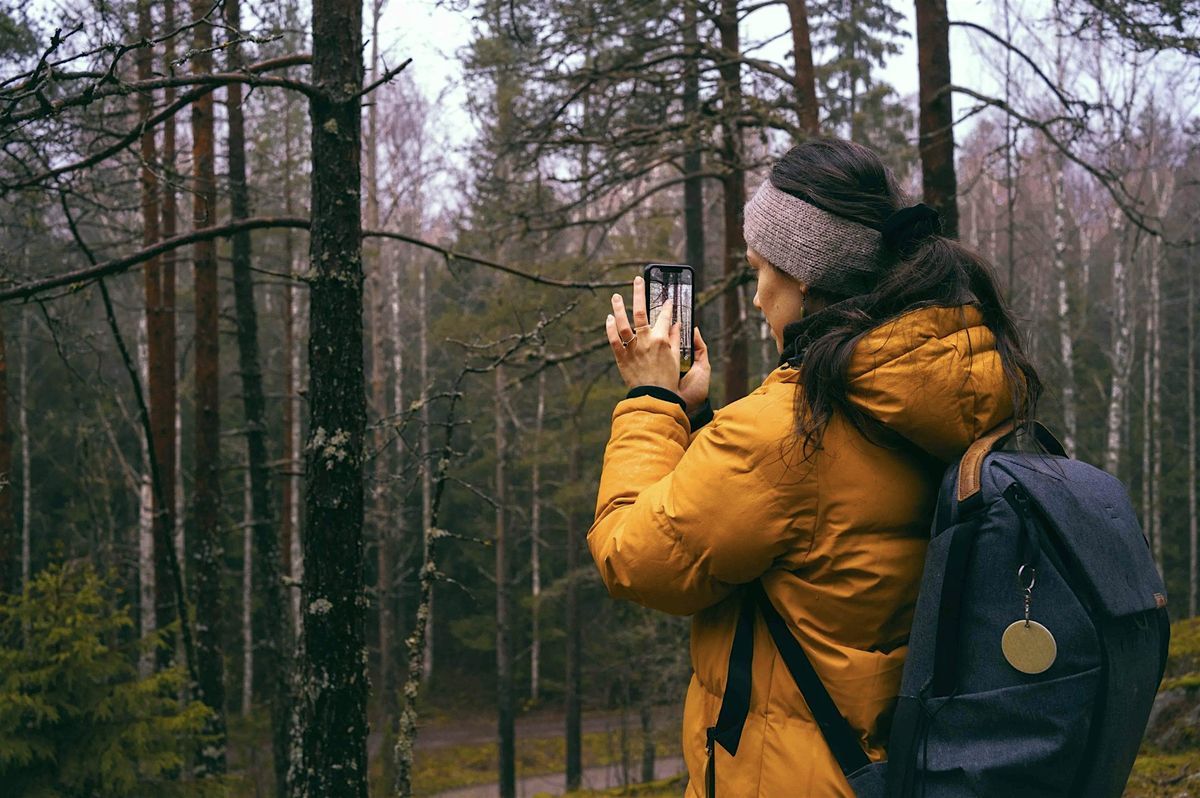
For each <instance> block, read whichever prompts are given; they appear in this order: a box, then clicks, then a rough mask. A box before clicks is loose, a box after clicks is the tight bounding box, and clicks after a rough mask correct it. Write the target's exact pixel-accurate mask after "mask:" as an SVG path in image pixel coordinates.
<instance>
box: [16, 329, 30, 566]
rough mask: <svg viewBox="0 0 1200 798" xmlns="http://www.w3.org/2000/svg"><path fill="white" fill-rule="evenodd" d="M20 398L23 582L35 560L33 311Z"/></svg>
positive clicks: (24, 336) (24, 340) (24, 333)
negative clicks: (31, 422)
mask: <svg viewBox="0 0 1200 798" xmlns="http://www.w3.org/2000/svg"><path fill="white" fill-rule="evenodd" d="M20 391H21V392H20V395H19V397H18V399H17V401H18V406H17V435H18V436H19V438H20V440H21V586H22V588H24V587H25V586H27V585H28V584H29V578H30V576H31V573H32V565H33V563H32V561H33V536H32V534H31V528H30V526H29V522H30V515H32V509H33V502H32V501H31V498H32V495H33V479H32V474H30V471H31V470H32V469H31V468H30V465H29V461H30V457H29V313H28V312H26V311H24V310H23V311H22V312H21V386H20Z"/></svg>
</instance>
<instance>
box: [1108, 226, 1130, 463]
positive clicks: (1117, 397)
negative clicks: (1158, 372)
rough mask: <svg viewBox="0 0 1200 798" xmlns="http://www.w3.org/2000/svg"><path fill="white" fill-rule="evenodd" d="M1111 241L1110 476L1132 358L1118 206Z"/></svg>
mask: <svg viewBox="0 0 1200 798" xmlns="http://www.w3.org/2000/svg"><path fill="white" fill-rule="evenodd" d="M1111 223H1112V230H1113V240H1114V242H1115V244H1114V246H1113V271H1112V284H1113V299H1112V302H1113V313H1112V337H1111V352H1110V355H1109V357H1110V365H1111V369H1112V376H1111V378H1110V380H1109V390H1108V411H1107V413H1106V415H1105V424H1104V427H1105V444H1104V470H1105V471H1107V472H1108V473H1110V474H1112V475H1113V476H1119V474H1118V473H1117V469H1118V468H1119V466H1120V464H1121V442H1122V432H1123V430H1122V426H1123V425H1122V415H1123V412H1124V405H1125V401H1126V399H1125V394H1126V392H1127V390H1128V388H1129V374H1130V370H1131V369H1132V367H1133V357H1132V353H1131V352H1130V342H1131V341H1132V339H1133V327H1132V325H1131V324H1130V322H1129V299H1128V297H1127V294H1128V285H1127V283H1128V275H1127V274H1126V270H1125V256H1124V250H1125V225H1124V217H1123V216H1122V214H1121V210H1120V209H1119V208H1115V209H1114V210H1113V212H1112V219H1111Z"/></svg>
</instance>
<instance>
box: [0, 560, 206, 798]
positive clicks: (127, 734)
mask: <svg viewBox="0 0 1200 798" xmlns="http://www.w3.org/2000/svg"><path fill="white" fill-rule="evenodd" d="M132 626H133V622H132V621H131V619H130V617H129V611H128V610H127V609H126V608H123V607H119V606H118V605H117V602H116V601H115V598H114V597H113V596H112V594H111V591H108V590H107V589H106V588H105V585H104V581H103V580H102V579H101V578H100V576H99V575H98V574H97V573H96V572H95V570H94V569H93V568H92V567H91V566H89V565H68V566H54V567H51V568H48V569H47V570H45V571H43V572H42V573H41V574H39V575H38V576H37V577H36V578H35V579H33V580H32V582H31V583H30V584H29V585H28V587H27V589H26V590H25V592H24V593H23V594H22V595H14V596H0V784H3V785H4V786H5V790H4V792H5V794H6V795H20V796H29V797H30V798H34V797H35V796H36V797H38V798H40V797H41V796H47V798H49V796H61V797H62V798H74V797H75V796H80V798H82V797H83V796H87V798H116V797H117V796H133V795H139V796H141V795H151V794H152V795H162V796H171V795H196V794H197V793H198V792H199V791H200V786H201V785H200V784H197V783H183V782H180V781H178V780H177V779H176V778H174V777H175V776H176V775H177V774H179V773H180V772H181V771H182V769H183V766H184V763H185V752H186V751H187V750H188V749H189V747H194V746H195V745H196V744H197V741H198V737H199V733H200V731H201V729H202V728H203V726H204V722H205V718H206V715H207V710H206V709H205V708H204V706H203V705H202V704H200V703H198V702H191V703H188V704H186V705H183V704H181V703H180V701H179V700H178V699H177V697H176V696H177V695H178V693H179V690H180V687H181V686H182V684H183V683H184V679H185V677H184V674H183V671H182V670H181V669H180V668H178V667H176V668H171V669H169V670H164V671H161V672H159V673H156V674H153V675H151V676H148V677H146V678H139V675H138V669H137V660H138V655H139V654H140V653H141V652H142V651H145V650H146V647H147V646H153V645H156V644H158V643H159V640H158V639H152V640H146V641H137V640H133V639H132V638H133V636H132V634H131V629H132ZM203 786H204V787H205V788H211V787H215V785H213V784H204V785H203Z"/></svg>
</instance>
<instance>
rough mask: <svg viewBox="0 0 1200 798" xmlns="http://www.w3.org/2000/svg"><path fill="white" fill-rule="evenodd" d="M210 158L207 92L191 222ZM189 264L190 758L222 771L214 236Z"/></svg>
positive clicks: (200, 47)
mask: <svg viewBox="0 0 1200 798" xmlns="http://www.w3.org/2000/svg"><path fill="white" fill-rule="evenodd" d="M210 11H212V7H211V6H210V5H209V3H208V2H207V0H192V17H193V18H194V19H196V20H201V19H202V18H203V17H204V16H205V15H206V14H208V13H209V12H210ZM212 31H213V26H212V23H211V22H207V21H200V22H197V24H196V26H195V28H193V30H192V33H193V38H192V49H193V51H194V55H193V56H192V59H191V63H192V67H193V70H194V72H195V73H197V74H201V75H204V74H208V73H211V72H212V52H211V50H212V44H213V35H212ZM213 162H214V158H213V97H212V95H211V94H205V95H204V96H203V97H201V98H199V99H197V100H196V101H195V102H193V103H192V179H193V195H192V223H193V224H194V226H195V227H196V228H201V227H207V226H209V225H212V224H215V223H216V209H217V189H216V177H215V174H214V164H213ZM193 258H194V264H195V265H194V268H195V275H194V281H195V288H194V294H195V305H196V341H195V358H196V361H195V369H196V371H195V382H196V429H195V433H196V442H195V453H196V466H195V468H196V475H195V479H194V482H193V491H192V519H193V524H194V526H193V530H194V535H195V537H194V542H193V548H194V551H195V561H194V564H193V566H192V573H193V574H194V576H193V583H194V584H195V586H196V656H197V657H198V658H199V659H198V661H197V663H196V669H197V672H198V674H199V680H200V681H199V684H198V688H199V691H200V699H201V700H202V701H203V702H204V703H205V705H206V706H207V707H208V708H209V709H210V710H211V711H212V717H211V720H210V722H209V726H208V729H207V731H208V732H210V733H211V734H212V736H213V737H212V742H211V743H206V744H204V745H202V746H201V750H200V755H199V758H198V759H197V762H196V772H197V775H199V776H205V775H216V774H219V773H224V772H225V674H224V661H223V654H222V646H221V625H222V618H223V616H222V606H221V605H222V601H221V559H222V557H223V552H224V546H223V545H222V540H221V415H220V413H221V406H220V401H221V396H220V383H219V374H220V329H219V325H218V316H219V312H220V293H219V289H218V285H217V250H216V242H214V241H203V242H199V243H197V244H194V245H193Z"/></svg>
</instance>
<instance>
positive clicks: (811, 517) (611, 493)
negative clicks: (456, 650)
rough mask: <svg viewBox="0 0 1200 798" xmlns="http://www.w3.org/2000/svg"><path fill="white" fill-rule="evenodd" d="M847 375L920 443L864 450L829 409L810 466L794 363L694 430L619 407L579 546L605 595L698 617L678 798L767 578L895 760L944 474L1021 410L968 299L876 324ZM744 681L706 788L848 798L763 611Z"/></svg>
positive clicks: (637, 403)
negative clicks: (759, 583)
mask: <svg viewBox="0 0 1200 798" xmlns="http://www.w3.org/2000/svg"><path fill="white" fill-rule="evenodd" d="M849 376H850V383H849V384H850V398H851V401H852V402H854V403H855V404H856V405H857V406H858V407H861V408H862V409H864V410H865V411H867V412H868V413H869V414H871V415H872V416H873V417H875V418H876V419H878V420H879V421H881V422H883V423H884V424H885V425H886V426H887V427H888V428H890V429H891V430H893V431H894V432H896V433H898V434H899V435H901V436H902V437H903V438H904V439H905V440H906V441H907V442H908V443H910V444H912V445H911V446H908V445H904V446H901V447H899V448H894V449H885V448H880V447H878V446H875V445H873V444H871V443H870V442H869V441H868V440H866V439H865V438H864V437H863V436H862V435H860V434H859V433H858V432H857V431H856V430H855V429H854V427H853V426H851V425H850V424H849V422H847V421H846V420H845V419H844V418H843V417H842V416H840V415H835V417H834V418H833V419H832V420H831V421H830V423H829V426H828V428H827V429H826V431H825V435H824V445H823V448H822V449H821V450H820V451H818V452H817V453H816V454H815V455H813V456H812V457H810V458H808V459H807V460H803V459H802V457H801V455H800V447H799V445H798V444H796V443H795V435H794V434H793V429H794V424H795V416H794V413H795V404H794V403H795V399H796V391H797V390H800V386H799V374H798V372H797V370H796V369H794V368H790V367H788V366H787V365H786V364H785V365H783V366H781V367H780V368H777V369H776V370H775V371H773V372H771V374H770V375H768V376H767V378H766V379H765V380H764V381H763V384H762V385H761V386H760V387H759V388H758V389H757V390H755V391H754V392H753V393H751V394H750V395H749V396H746V397H744V398H743V399H740V400H738V401H736V402H733V403H732V404H730V405H728V406H727V407H724V408H722V409H721V410H720V411H718V412H717V413H716V415H715V417H714V418H713V420H712V421H711V422H710V423H708V424H707V425H706V426H703V427H702V428H700V429H699V430H698V431H697V432H695V433H694V434H693V433H692V432H691V430H690V427H689V421H688V418H687V416H686V415H685V414H684V412H683V410H682V409H681V408H680V407H679V406H678V405H677V404H674V403H672V402H669V401H665V400H663V399H658V398H653V397H650V396H639V397H635V398H632V399H625V400H623V401H622V402H620V403H618V404H617V406H616V409H615V410H614V411H613V416H612V435H611V438H610V439H609V442H608V446H607V449H606V450H605V454H604V470H603V473H602V475H601V479H600V494H599V498H598V500H597V503H596V521H595V523H594V524H593V526H592V528H591V530H590V531H589V532H588V546H589V548H590V549H591V552H592V557H593V558H594V559H595V561H596V565H597V567H598V568H599V570H600V575H601V577H602V578H603V580H604V583H605V585H606V586H607V587H608V590H609V592H610V593H611V594H612V595H613V596H614V597H616V598H623V599H631V600H633V601H636V602H638V603H640V604H643V605H645V606H647V607H651V608H653V609H658V610H663V611H665V612H670V613H675V614H679V615H692V616H693V617H692V637H691V660H692V669H693V674H692V679H691V684H690V685H689V687H688V691H687V699H686V703H685V706H684V714H683V754H684V760H685V762H686V764H687V768H688V773H689V776H690V778H689V786H688V792H687V796H688V798H701V796H703V793H704V785H705V781H704V773H705V765H706V760H707V755H706V753H705V730H706V729H707V728H708V727H709V726H711V725H713V724H714V723H715V721H716V718H717V713H718V711H719V709H720V705H721V697H722V695H723V693H724V690H725V674H726V669H727V665H728V660H729V650H730V647H731V645H732V641H733V633H734V627H735V625H736V622H737V617H738V611H739V608H740V602H741V596H742V594H743V591H742V590H740V589H739V587H738V586H739V585H743V584H745V583H747V582H751V581H753V580H755V579H757V578H759V577H762V580H763V585H764V587H765V589H766V592H767V595H768V596H769V597H770V599H771V601H772V603H773V604H774V606H775V607H776V608H777V609H778V610H779V612H780V614H781V615H782V616H783V617H784V618H785V619H786V620H787V621H788V625H789V627H790V630H791V632H792V633H793V634H794V635H795V636H796V637H797V639H798V640H799V641H800V643H801V645H803V647H804V650H805V651H806V652H807V653H808V656H809V658H810V659H811V660H812V663H813V667H814V668H815V669H816V671H817V673H818V675H819V676H820V677H821V679H822V681H823V682H824V683H825V685H826V687H827V688H828V690H829V693H830V695H831V696H832V698H833V700H834V702H835V703H836V704H837V706H838V708H839V709H840V710H841V712H842V714H843V715H845V716H846V719H847V720H848V721H849V722H850V725H851V726H852V727H853V728H854V729H855V730H856V731H857V732H858V733H859V736H860V739H861V741H862V743H863V746H864V747H865V748H866V750H867V752H868V754H869V756H870V757H871V759H872V760H873V761H878V760H881V759H883V758H885V756H886V754H885V750H884V746H885V745H886V742H887V732H888V724H889V720H890V714H891V710H892V707H893V705H894V702H895V697H896V694H897V692H898V690H899V686H900V672H901V668H902V667H903V665H904V658H905V655H906V654H907V651H908V646H907V641H908V634H909V629H910V627H911V625H912V614H913V606H914V603H915V601H916V593H917V585H918V581H919V579H920V576H921V569H922V565H923V559H924V553H925V547H926V543H927V538H928V534H929V524H930V521H931V519H932V511H933V502H934V499H935V497H936V494H937V488H938V484H939V480H940V478H941V475H942V471H943V469H944V467H945V465H946V464H947V463H948V462H950V461H952V460H954V459H956V458H958V457H959V456H960V455H961V454H962V453H963V452H964V451H965V450H966V449H967V447H968V446H969V445H970V443H971V442H972V441H973V440H975V439H976V438H978V437H980V436H981V435H982V434H983V433H984V432H986V431H987V430H989V429H991V428H992V427H994V426H996V425H997V424H999V423H1000V422H1001V421H1003V420H1005V419H1006V418H1008V417H1009V416H1010V415H1011V414H1012V401H1011V398H1010V394H1009V388H1008V383H1007V381H1006V380H1005V377H1004V374H1003V371H1002V369H1001V365H1000V358H999V356H998V355H997V353H996V351H995V340H994V338H993V336H992V334H991V332H990V331H989V330H988V329H987V328H986V327H984V326H983V325H982V321H981V316H980V313H979V311H978V310H977V309H976V308H974V307H972V306H963V307H961V308H922V309H919V310H915V311H911V312H909V313H906V314H904V315H902V316H900V317H898V318H897V319H895V320H893V321H890V322H888V323H885V324H883V325H881V326H880V327H878V328H876V329H875V330H872V331H870V332H869V333H867V335H865V336H864V337H863V339H862V340H861V341H860V343H859V344H858V346H857V347H856V348H855V351H854V355H853V358H852V361H851V365H850V369H849ZM752 678H753V687H752V694H751V698H750V713H749V716H748V718H747V720H746V725H745V728H744V730H743V733H742V737H741V743H740V745H739V747H738V751H737V756H736V757H731V756H729V755H728V754H727V753H726V751H725V750H724V749H722V748H721V747H720V746H716V777H717V785H716V786H717V789H716V792H717V795H719V796H721V798H731V797H733V798H748V797H750V796H764V797H765V798H789V797H790V796H812V797H813V798H825V797H826V796H847V797H848V798H853V793H852V791H851V790H850V786H849V784H848V783H847V782H846V779H845V777H844V776H843V775H842V773H841V771H840V770H839V768H838V766H837V763H836V761H835V760H834V759H833V756H832V754H830V752H829V749H828V748H827V746H826V745H825V742H824V739H823V738H822V737H821V732H820V730H819V729H818V728H817V726H816V724H815V723H814V721H813V719H812V715H811V714H810V713H809V711H808V708H807V707H806V706H805V704H804V701H803V699H802V698H801V696H800V692H799V690H798V688H797V687H796V685H795V683H794V682H793V681H792V679H791V676H790V675H789V674H788V672H787V670H786V668H785V667H784V665H783V663H782V661H780V659H779V657H778V655H777V653H776V650H775V646H774V644H773V643H772V641H771V638H770V636H769V633H768V632H767V630H766V626H765V624H764V622H763V620H762V617H761V614H760V615H758V617H757V621H756V627H755V631H754V667H753V677H752Z"/></svg>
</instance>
